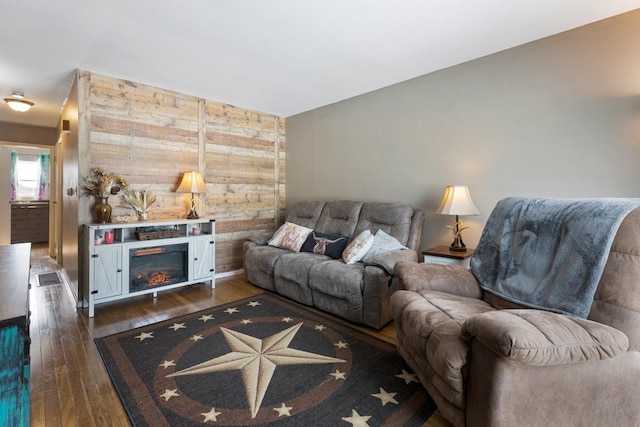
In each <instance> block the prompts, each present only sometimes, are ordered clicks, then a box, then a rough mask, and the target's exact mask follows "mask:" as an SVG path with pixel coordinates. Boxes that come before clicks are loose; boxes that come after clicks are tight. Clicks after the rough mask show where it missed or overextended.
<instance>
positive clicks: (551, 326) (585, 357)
mask: <svg viewBox="0 0 640 427" xmlns="http://www.w3.org/2000/svg"><path fill="white" fill-rule="evenodd" d="M462 337H463V339H465V340H470V339H472V338H473V339H477V340H478V341H479V342H481V343H482V344H483V345H484V346H486V347H487V348H488V349H490V350H491V351H493V352H494V353H495V354H496V355H498V356H499V357H502V358H505V359H509V360H510V361H511V362H514V363H517V364H526V365H533V366H552V365H560V364H566V363H575V362H588V361H593V360H604V359H609V358H613V357H616V356H618V355H620V354H623V353H625V352H626V351H627V350H628V348H629V340H628V338H627V336H626V335H625V334H624V333H622V332H620V331H619V330H617V329H615V328H612V327H611V326H607V325H604V324H602V323H597V322H593V321H591V320H586V319H581V318H577V317H570V316H565V315H563V314H557V313H551V312H548V311H543V310H528V309H526V310H524V309H516V310H497V311H492V312H487V313H482V314H478V315H476V316H473V317H471V318H469V319H467V320H466V321H465V322H464V323H463V325H462Z"/></svg>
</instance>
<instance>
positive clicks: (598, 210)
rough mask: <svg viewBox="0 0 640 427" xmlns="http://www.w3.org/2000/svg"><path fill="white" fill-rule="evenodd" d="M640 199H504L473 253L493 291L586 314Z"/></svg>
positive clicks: (475, 267) (478, 272)
mask: <svg viewBox="0 0 640 427" xmlns="http://www.w3.org/2000/svg"><path fill="white" fill-rule="evenodd" d="M638 206H640V199H613V198H611V199H574V200H568V199H525V198H515V197H511V198H507V199H503V200H501V201H500V202H498V204H497V205H496V207H495V208H494V210H493V212H492V213H491V215H490V216H489V220H488V221H487V225H486V227H485V229H484V231H483V232H482V237H481V238H480V242H479V243H478V247H477V248H476V250H475V253H474V254H473V257H472V258H471V272H472V273H473V274H474V275H475V276H476V278H477V279H478V281H479V282H480V286H481V287H482V289H484V290H485V291H487V292H490V293H492V294H495V295H498V296H500V297H502V298H504V299H506V300H509V301H512V302H515V303H518V304H521V305H524V306H527V307H532V308H541V309H544V310H549V311H554V312H557V313H563V314H568V315H571V316H578V317H582V318H586V317H587V316H588V315H589V311H590V309H591V304H592V302H593V296H594V295H595V292H596V288H597V286H598V282H599V281H600V276H601V275H602V270H603V269H604V266H605V264H606V262H607V257H608V255H609V249H610V248H611V243H612V241H613V238H614V237H615V234H616V231H617V230H618V226H619V225H620V223H621V222H622V220H623V219H624V217H625V216H626V215H627V214H628V213H629V212H630V211H631V210H633V209H634V208H636V207H638Z"/></svg>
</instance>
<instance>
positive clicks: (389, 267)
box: [364, 249, 418, 275]
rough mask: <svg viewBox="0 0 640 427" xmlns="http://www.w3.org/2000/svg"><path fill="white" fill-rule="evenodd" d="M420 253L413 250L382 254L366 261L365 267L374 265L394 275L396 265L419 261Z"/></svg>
mask: <svg viewBox="0 0 640 427" xmlns="http://www.w3.org/2000/svg"><path fill="white" fill-rule="evenodd" d="M417 260H418V253H417V252H416V251H414V250H413V249H402V250H397V251H387V252H381V253H378V254H375V255H373V256H372V257H371V258H368V259H367V260H366V261H364V265H365V267H366V266H369V265H373V266H376V267H380V268H382V269H384V270H385V271H386V272H387V274H389V275H393V274H394V270H395V266H396V263H398V262H400V261H413V262H415V261H417Z"/></svg>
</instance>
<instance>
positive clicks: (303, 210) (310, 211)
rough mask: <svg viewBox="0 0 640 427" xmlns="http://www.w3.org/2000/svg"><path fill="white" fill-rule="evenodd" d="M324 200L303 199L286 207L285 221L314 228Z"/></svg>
mask: <svg viewBox="0 0 640 427" xmlns="http://www.w3.org/2000/svg"><path fill="white" fill-rule="evenodd" d="M324 205H325V202H313V201H303V202H297V203H294V204H292V205H291V206H288V207H287V219H286V220H287V222H293V223H294V224H299V225H302V226H303V227H307V228H310V229H312V230H313V229H315V228H316V226H317V225H318V219H319V218H320V214H321V213H322V208H324Z"/></svg>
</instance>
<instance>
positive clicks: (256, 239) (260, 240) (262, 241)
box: [247, 231, 273, 246]
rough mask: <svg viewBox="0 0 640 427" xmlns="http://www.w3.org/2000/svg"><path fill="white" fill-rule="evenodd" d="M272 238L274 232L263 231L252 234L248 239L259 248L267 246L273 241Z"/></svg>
mask: <svg viewBox="0 0 640 427" xmlns="http://www.w3.org/2000/svg"><path fill="white" fill-rule="evenodd" d="M271 236H273V233H272V232H269V231H262V232H259V233H252V234H250V235H249V237H247V240H249V241H250V242H253V243H255V244H256V245H258V246H264V245H266V244H267V242H268V241H269V239H271Z"/></svg>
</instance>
